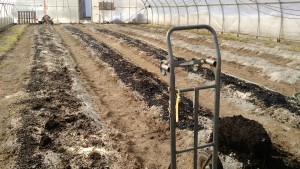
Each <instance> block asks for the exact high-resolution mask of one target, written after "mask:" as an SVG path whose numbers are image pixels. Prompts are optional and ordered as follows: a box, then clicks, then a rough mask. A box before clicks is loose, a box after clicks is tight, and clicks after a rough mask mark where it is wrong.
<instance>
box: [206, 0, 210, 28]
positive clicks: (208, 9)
mask: <svg viewBox="0 0 300 169" xmlns="http://www.w3.org/2000/svg"><path fill="white" fill-rule="evenodd" d="M205 4H206V6H207V11H208V25H210V22H211V21H210V20H211V18H210V17H211V16H210V8H209V5H208V3H207V0H205Z"/></svg>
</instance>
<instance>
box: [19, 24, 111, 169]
mask: <svg viewBox="0 0 300 169" xmlns="http://www.w3.org/2000/svg"><path fill="white" fill-rule="evenodd" d="M36 29H37V30H38V33H37V34H35V36H34V37H35V39H34V41H35V54H34V57H33V68H32V69H31V74H30V79H29V83H28V85H27V92H29V96H30V97H29V98H28V99H26V100H23V101H22V102H21V104H23V105H25V106H24V107H25V108H24V109H23V110H22V111H21V116H22V127H21V128H20V129H19V131H18V133H17V137H18V142H19V143H20V149H19V152H18V156H17V163H16V165H17V166H16V167H17V168H20V169H24V168H41V169H42V168H48V167H49V166H47V165H46V164H45V163H44V159H45V158H46V157H45V155H46V154H47V153H48V152H49V151H51V152H54V153H56V154H59V157H60V161H61V167H63V168H71V166H70V160H71V159H74V158H75V154H72V153H69V152H68V151H67V150H66V149H65V147H64V144H65V143H62V142H60V141H59V140H58V139H57V138H59V137H60V136H61V135H63V134H62V133H63V132H65V133H66V132H68V131H74V132H76V135H77V136H78V137H80V135H81V136H84V137H86V138H87V139H90V138H88V137H89V135H91V134H92V133H96V131H98V130H99V128H97V127H96V126H94V125H93V122H92V120H91V119H90V118H88V117H87V116H86V115H85V114H83V113H81V112H79V108H80V107H81V105H82V101H80V100H79V99H78V98H77V97H76V95H75V94H74V93H73V92H72V89H71V88H72V83H73V81H72V78H71V75H70V71H69V69H68V68H67V67H65V66H64V62H63V61H64V59H63V58H64V56H63V55H62V53H61V52H57V51H59V50H61V49H58V47H57V46H54V45H53V44H52V43H51V44H49V42H51V40H52V39H51V38H52V36H51V35H53V34H51V33H49V30H48V33H47V29H50V28H49V27H44V26H38V27H36ZM45 29H46V30H45ZM43 50H46V51H52V52H53V51H56V52H54V54H55V55H57V56H58V57H55V59H56V60H55V62H56V63H57V65H58V66H57V67H56V69H55V70H52V71H50V70H48V68H47V66H46V65H45V62H46V57H45V55H42V51H43ZM75 137H76V136H75ZM73 139H74V138H73ZM90 140H91V141H92V139H90ZM64 141H65V142H66V143H68V142H70V140H69V141H67V140H64ZM97 142H100V140H97ZM88 144H89V143H88ZM88 144H87V145H88ZM77 161H78V163H77V164H75V165H76V167H78V168H91V167H96V168H104V167H105V166H107V163H106V160H105V157H104V156H103V157H102V159H90V161H89V162H88V163H90V164H87V163H85V162H83V161H81V160H77ZM86 161H88V160H86ZM75 163H76V162H75ZM73 166H74V164H73Z"/></svg>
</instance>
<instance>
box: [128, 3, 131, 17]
mask: <svg viewBox="0 0 300 169" xmlns="http://www.w3.org/2000/svg"><path fill="white" fill-rule="evenodd" d="M130 8H131V2H130V0H129V9H128V10H129V15H128V21H129V19H130Z"/></svg>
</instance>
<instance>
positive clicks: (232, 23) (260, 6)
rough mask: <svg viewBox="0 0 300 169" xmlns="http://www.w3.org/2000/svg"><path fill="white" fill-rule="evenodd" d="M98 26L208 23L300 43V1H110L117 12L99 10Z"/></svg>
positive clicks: (96, 3)
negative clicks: (117, 23) (106, 23)
mask: <svg viewBox="0 0 300 169" xmlns="http://www.w3.org/2000/svg"><path fill="white" fill-rule="evenodd" d="M99 2H102V1H99V0H93V5H92V7H93V12H92V13H93V21H94V22H98V23H105V22H111V21H112V22H113V21H114V20H115V21H121V22H124V23H129V22H138V23H152V24H159V25H165V26H169V25H172V26H183V25H195V24H208V25H211V26H212V27H213V28H214V29H215V30H217V31H219V32H222V33H236V34H237V35H240V34H248V35H249V34H250V35H254V36H257V37H272V38H277V39H282V38H286V39H294V40H300V31H299V29H298V28H299V25H300V0H110V1H105V2H114V5H115V7H116V8H115V10H99Z"/></svg>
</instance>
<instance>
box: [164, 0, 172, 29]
mask: <svg viewBox="0 0 300 169" xmlns="http://www.w3.org/2000/svg"><path fill="white" fill-rule="evenodd" d="M165 2H166V4H167V5H168V7H169V11H170V14H169V16H170V25H172V11H171V7H170V4H169V3H168V0H165ZM165 26H166V24H165Z"/></svg>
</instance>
